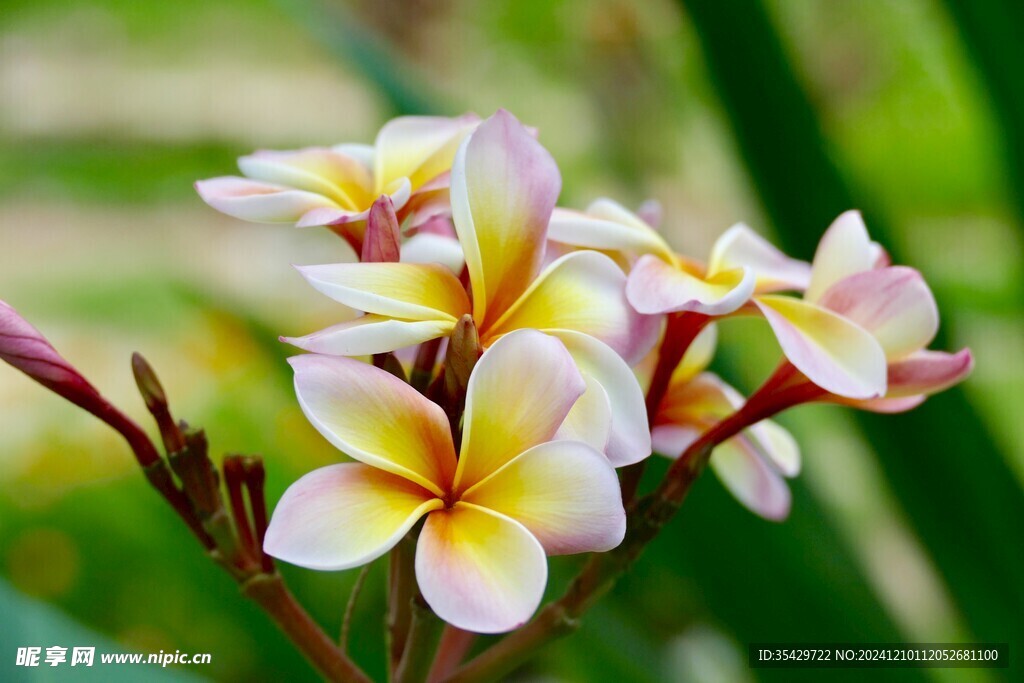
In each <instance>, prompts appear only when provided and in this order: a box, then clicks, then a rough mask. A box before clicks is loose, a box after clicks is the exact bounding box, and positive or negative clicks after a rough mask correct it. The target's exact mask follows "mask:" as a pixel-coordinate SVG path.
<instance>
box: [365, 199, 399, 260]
mask: <svg viewBox="0 0 1024 683" xmlns="http://www.w3.org/2000/svg"><path fill="white" fill-rule="evenodd" d="M401 239H402V237H401V233H400V232H399V228H398V217H397V216H396V215H395V206H394V204H392V202H391V198H390V197H388V196H387V195H386V194H384V195H381V196H380V197H379V198H378V199H377V201H375V202H374V203H373V206H371V207H370V214H369V216H368V217H367V220H366V235H365V237H363V250H362V254H361V255H360V260H362V261H363V262H366V263H384V262H391V263H394V262H396V261H398V258H399V248H400V245H401Z"/></svg>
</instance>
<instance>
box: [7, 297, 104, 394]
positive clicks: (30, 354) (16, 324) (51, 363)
mask: <svg viewBox="0 0 1024 683" xmlns="http://www.w3.org/2000/svg"><path fill="white" fill-rule="evenodd" d="M0 358H2V359H3V360H4V361H6V362H7V363H9V364H10V365H13V366H14V367H15V368H17V369H18V370H21V371H22V372H23V373H25V374H26V375H28V376H29V377H31V378H32V379H34V380H35V381H37V382H39V383H40V384H42V385H43V386H44V387H46V388H47V389H49V390H50V391H53V392H55V393H57V394H60V395H61V396H63V397H64V398H66V399H67V400H69V401H71V402H72V403H74V404H76V405H78V406H81V407H82V408H85V409H86V410H89V411H90V412H95V411H96V410H98V409H100V408H101V404H105V403H106V401H104V400H103V398H102V397H101V396H100V394H99V392H98V391H96V388H95V387H93V386H92V385H91V384H89V382H88V381H87V380H86V379H85V378H84V377H82V375H81V374H80V373H79V372H78V370H76V369H75V368H74V367H72V366H71V364H70V363H68V362H67V361H66V360H64V358H63V357H62V356H61V355H60V354H59V353H57V350H56V349H54V348H53V346H52V345H51V344H50V342H48V341H47V340H46V337H44V336H43V335H42V333H40V332H39V330H37V329H36V328H35V327H33V326H32V325H30V324H29V323H28V321H27V320H25V319H24V318H22V317H21V316H20V315H18V312H17V311H15V310H14V309H13V308H12V307H11V306H10V305H8V304H7V303H6V302H4V301H0Z"/></svg>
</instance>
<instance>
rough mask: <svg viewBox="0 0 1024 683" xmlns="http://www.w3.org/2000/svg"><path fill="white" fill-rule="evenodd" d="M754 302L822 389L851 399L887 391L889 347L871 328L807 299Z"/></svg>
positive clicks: (773, 298) (798, 364)
mask: <svg viewBox="0 0 1024 683" xmlns="http://www.w3.org/2000/svg"><path fill="white" fill-rule="evenodd" d="M754 303H755V304H757V307H758V308H759V309H760V310H761V313H762V314H763V315H764V317H765V319H766V320H767V321H768V324H769V325H771V327H772V331H773V332H774V333H775V337H776V339H778V341H779V345H780V346H781V347H782V351H783V353H785V354H786V358H788V359H789V361H790V362H791V363H792V364H793V365H794V366H795V367H796V368H797V369H798V370H800V372H802V373H804V374H805V375H806V376H807V378H808V379H810V380H811V381H812V382H814V383H815V384H817V385H818V386H819V387H821V388H822V389H824V390H825V391H828V392H831V393H833V394H837V395H839V396H846V397H847V398H878V397H880V396H883V395H885V389H886V359H885V351H884V350H883V349H882V347H881V345H880V344H879V343H878V341H877V340H876V339H875V338H874V337H873V336H872V335H871V333H870V332H867V331H866V330H865V329H864V328H862V327H860V326H859V325H857V324H856V323H853V322H851V321H850V320H848V319H846V318H844V317H843V316H840V315H839V314H837V313H834V312H832V311H830V310H828V309H826V308H822V307H821V306H817V305H815V304H812V303H808V302H806V301H799V300H797V299H792V298H789V297H782V296H774V295H768V296H761V297H757V298H755V299H754Z"/></svg>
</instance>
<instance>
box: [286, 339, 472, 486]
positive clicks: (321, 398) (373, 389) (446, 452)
mask: <svg viewBox="0 0 1024 683" xmlns="http://www.w3.org/2000/svg"><path fill="white" fill-rule="evenodd" d="M289 362H290V363H291V364H292V367H293V368H294V370H295V393H296V394H297V396H298V398H299V405H300V406H301V407H302V412H303V413H305V414H306V417H307V418H308V419H309V421H310V422H311V423H312V424H313V426H314V427H316V429H317V431H319V432H320V433H321V434H323V436H324V437H325V438H326V439H327V440H328V441H330V442H331V443H332V444H334V445H335V446H336V447H337V448H338V449H339V450H341V451H342V452H343V453H345V454H347V455H348V456H350V457H351V458H354V459H355V460H359V461H360V462H363V463H366V464H367V465H372V466H373V467H376V468H379V469H382V470H385V471H387V472H391V473H392V474H397V475H399V476H401V477H405V478H406V479H408V480H410V481H412V482H415V483H416V484H419V485H420V486H422V487H423V488H425V489H428V490H429V491H431V492H432V493H434V494H435V495H437V496H442V497H443V496H444V495H445V494H446V493H447V491H448V488H449V484H450V482H451V480H452V475H453V474H454V472H455V448H454V446H453V445H452V435H451V430H450V427H449V424H448V418H447V417H446V416H445V414H444V411H443V410H441V408H440V407H438V406H437V404H435V403H431V402H430V401H428V400H427V399H426V398H424V397H423V396H422V395H421V394H420V393H419V392H417V391H416V390H415V389H413V388H412V387H410V386H409V385H408V384H406V383H405V382H403V381H402V380H400V379H398V378H397V377H395V376H394V375H392V374H390V373H388V372H385V371H384V370H381V369H379V368H375V367H373V366H372V365H367V364H366V363H361V362H359V361H357V360H354V359H352V358H342V357H338V356H318V355H307V356H296V357H294V358H290V359H289Z"/></svg>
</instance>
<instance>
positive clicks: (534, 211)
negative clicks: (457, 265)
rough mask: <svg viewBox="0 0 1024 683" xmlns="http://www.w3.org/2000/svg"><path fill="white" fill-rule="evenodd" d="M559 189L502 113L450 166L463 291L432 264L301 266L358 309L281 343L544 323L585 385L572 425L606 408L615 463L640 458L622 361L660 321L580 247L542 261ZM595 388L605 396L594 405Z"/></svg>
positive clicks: (389, 346)
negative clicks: (466, 323) (468, 324)
mask: <svg viewBox="0 0 1024 683" xmlns="http://www.w3.org/2000/svg"><path fill="white" fill-rule="evenodd" d="M560 187H561V176H560V174H559V171H558V167H557V166H556V165H555V162H554V160H553V159H552V158H551V156H550V155H549V154H548V152H547V151H546V150H545V149H544V148H543V147H542V146H541V145H540V144H539V143H538V142H537V141H536V140H535V139H534V137H533V136H532V135H531V134H530V132H529V131H528V130H527V129H526V128H525V127H524V126H522V125H521V124H520V123H519V122H518V121H517V120H516V119H515V117H513V116H512V115H511V114H509V113H507V112H505V111H499V112H498V113H497V114H495V115H494V116H492V117H491V118H490V119H488V120H487V121H485V122H484V123H482V124H480V126H479V127H478V128H477V129H476V131H475V132H473V133H472V135H470V137H469V138H467V139H466V141H465V142H464V143H463V145H462V146H461V148H460V149H459V151H458V153H457V155H456V158H455V161H454V163H453V166H452V183H451V202H452V218H453V221H454V225H455V229H456V232H457V234H458V238H459V242H460V243H461V246H462V252H463V254H464V257H465V264H466V266H465V268H466V274H467V277H468V281H469V285H470V287H469V288H470V291H471V292H472V297H470V296H469V294H467V290H466V287H465V286H464V285H463V283H462V282H460V280H459V278H457V277H456V276H455V275H454V274H453V273H452V272H451V271H450V270H449V269H448V268H446V267H443V266H440V265H437V264H429V263H428V264H422V263H420V264H414V263H345V264H332V265H321V266H308V267H302V268H299V270H300V272H301V273H302V275H303V276H304V277H305V278H306V279H307V280H308V281H309V282H310V284H312V285H313V287H315V288H316V289H317V290H319V291H320V292H322V293H324V294H326V295H327V296H329V297H331V298H333V299H335V300H336V301H339V302H340V303H342V304H345V305H346V306H349V307H351V308H354V309H356V310H359V311H363V312H365V315H364V316H362V317H360V318H357V319H355V320H351V321H348V322H344V323H341V324H339V325H335V326H333V327H330V328H327V329H325V330H322V331H320V332H316V333H314V334H311V335H309V336H306V337H300V338H285V341H288V342H290V343H292V344H294V345H296V346H299V347H300V348H303V349H306V350H308V351H313V352H316V353H325V354H330V355H344V356H356V355H366V354H373V353H384V352H388V351H393V350H396V349H400V348H403V347H407V346H411V345H413V344H418V343H421V342H424V341H428V340H431V339H436V338H438V337H443V336H447V335H448V334H450V333H451V331H452V329H453V328H454V326H455V324H456V322H457V321H458V320H459V319H460V318H461V317H462V316H464V315H467V314H469V315H472V318H473V321H474V323H475V324H476V327H477V330H478V333H479V335H480V341H481V344H482V345H483V346H484V347H485V348H486V347H487V346H489V345H491V344H493V343H494V342H495V341H497V340H498V339H500V338H501V337H502V336H504V335H506V334H508V333H510V332H512V331H514V330H518V329H537V330H541V331H544V332H547V333H549V334H552V335H555V336H557V337H559V338H560V339H561V340H562V341H563V342H564V343H565V344H566V345H567V346H568V347H569V349H570V351H571V352H572V354H573V356H574V357H575V358H576V359H577V362H578V363H579V365H580V368H581V370H583V372H584V374H585V377H586V381H587V382H588V385H590V386H592V387H593V389H594V390H593V391H592V392H590V393H589V395H588V399H587V400H586V401H583V402H581V404H580V408H579V409H577V413H576V414H575V415H574V416H572V419H571V420H570V423H571V424H575V425H577V426H579V425H582V424H583V423H586V422H590V423H591V424H592V425H595V426H596V425H597V423H598V422H600V421H601V420H603V419H604V417H605V416H607V415H610V416H611V430H610V432H608V433H607V439H606V442H607V443H606V453H607V454H608V457H609V458H610V459H611V460H612V462H613V463H614V464H616V465H622V464H628V463H631V462H636V461H638V460H640V459H642V458H644V457H646V456H647V455H649V454H650V434H649V432H648V430H647V424H646V419H645V417H644V411H643V396H642V394H641V393H640V390H639V387H638V386H637V383H636V380H635V379H634V378H633V376H632V373H631V371H630V368H629V366H630V365H631V364H633V363H636V362H637V361H639V360H640V359H641V358H642V357H643V356H644V355H645V354H646V352H647V351H648V350H649V349H650V347H651V346H652V345H653V343H654V341H655V339H656V336H657V334H658V320H657V319H655V318H651V317H649V316H643V315H640V314H638V313H637V312H636V311H635V310H634V309H633V308H632V307H631V306H630V305H629V303H628V302H627V301H626V298H625V294H624V289H625V283H626V276H625V274H624V273H623V272H622V270H621V268H619V267H618V266H617V265H616V264H615V262H614V261H612V260H611V259H610V258H608V257H607V256H605V255H603V254H601V253H598V252H595V251H577V252H573V253H570V254H566V255H565V256H563V257H561V258H558V259H556V260H555V261H554V262H553V263H551V264H550V265H548V266H547V267H544V268H542V267H541V264H542V262H543V258H544V249H545V241H546V232H547V226H548V221H549V219H550V216H551V212H552V209H553V208H554V205H555V200H556V198H557V197H558V193H559V190H560ZM601 393H604V394H606V395H607V398H606V399H601V400H598V394H601ZM595 428H596V427H595ZM604 431H607V430H604ZM587 433H588V434H589V435H590V437H591V438H590V439H588V440H590V441H592V442H593V441H596V440H599V439H600V438H603V437H602V436H601V434H602V433H603V431H602V430H601V429H597V431H596V432H595V431H594V430H587ZM595 434H597V436H595Z"/></svg>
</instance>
